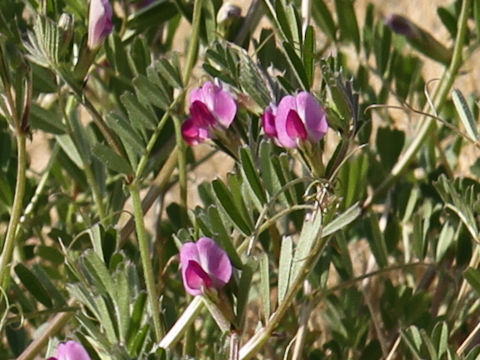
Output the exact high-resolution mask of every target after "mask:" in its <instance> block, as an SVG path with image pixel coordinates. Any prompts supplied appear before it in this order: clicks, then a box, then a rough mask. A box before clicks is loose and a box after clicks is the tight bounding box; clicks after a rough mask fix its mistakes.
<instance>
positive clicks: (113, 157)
mask: <svg viewBox="0 0 480 360" xmlns="http://www.w3.org/2000/svg"><path fill="white" fill-rule="evenodd" d="M93 154H94V155H95V156H96V157H97V158H98V159H99V160H100V161H101V162H103V163H104V164H105V166H107V167H108V168H109V169H111V170H113V171H116V172H118V173H122V174H133V170H132V168H131V167H130V165H129V163H128V161H126V160H125V159H124V158H122V157H121V156H120V155H118V154H117V153H116V152H115V151H113V150H112V149H111V148H110V147H108V146H106V145H103V144H95V146H94V147H93Z"/></svg>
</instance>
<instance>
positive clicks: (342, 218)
mask: <svg viewBox="0 0 480 360" xmlns="http://www.w3.org/2000/svg"><path fill="white" fill-rule="evenodd" d="M361 214H362V208H361V206H360V203H355V204H353V205H352V206H351V207H349V208H348V209H347V210H345V212H343V213H342V214H340V215H338V216H336V217H335V219H334V220H332V221H331V222H329V223H328V224H327V225H325V227H324V228H323V231H322V236H323V237H326V236H329V235H332V234H333V233H335V232H337V231H338V230H340V229H343V228H344V227H346V226H347V225H348V224H350V223H352V222H353V221H355V220H356V219H357V218H359V217H360V215H361Z"/></svg>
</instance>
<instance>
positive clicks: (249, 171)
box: [240, 146, 267, 211]
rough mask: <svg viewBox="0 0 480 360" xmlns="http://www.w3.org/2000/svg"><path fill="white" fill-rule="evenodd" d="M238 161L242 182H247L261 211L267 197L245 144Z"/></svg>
mask: <svg viewBox="0 0 480 360" xmlns="http://www.w3.org/2000/svg"><path fill="white" fill-rule="evenodd" d="M240 163H241V165H242V168H241V171H242V175H243V178H244V182H245V183H247V184H248V187H249V189H250V193H251V194H252V198H253V200H254V202H255V204H256V206H257V209H258V210H259V211H261V210H262V209H263V206H264V205H265V204H266V202H267V197H266V194H265V190H264V185H263V184H262V182H261V180H260V177H259V175H258V173H257V170H256V168H257V167H256V166H255V164H254V163H253V158H252V154H251V152H250V149H249V148H248V147H246V146H244V147H242V148H241V149H240Z"/></svg>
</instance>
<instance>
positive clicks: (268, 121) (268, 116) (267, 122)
mask: <svg viewBox="0 0 480 360" xmlns="http://www.w3.org/2000/svg"><path fill="white" fill-rule="evenodd" d="M262 126H263V131H264V132H265V135H267V136H268V137H271V138H276V137H277V129H276V128H275V111H274V109H273V108H272V106H268V107H267V108H266V109H265V111H264V113H263V115H262Z"/></svg>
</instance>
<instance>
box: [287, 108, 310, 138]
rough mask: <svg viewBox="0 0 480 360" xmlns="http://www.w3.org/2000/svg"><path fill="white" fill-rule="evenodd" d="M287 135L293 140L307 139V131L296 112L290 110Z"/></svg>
mask: <svg viewBox="0 0 480 360" xmlns="http://www.w3.org/2000/svg"><path fill="white" fill-rule="evenodd" d="M286 125H287V126H286V128H287V134H288V136H290V138H292V139H300V140H301V141H305V140H306V139H307V129H305V125H304V124H303V122H302V119H300V116H298V114H297V112H296V111H295V110H290V111H289V112H288V115H287V124H286Z"/></svg>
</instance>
